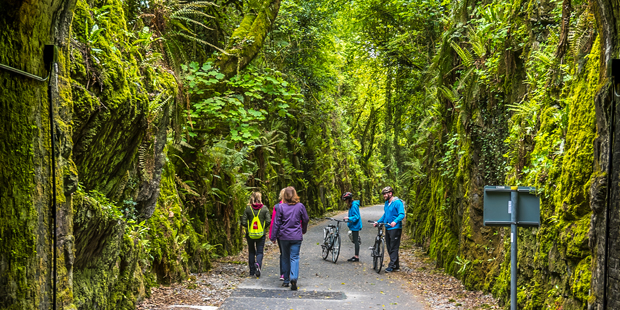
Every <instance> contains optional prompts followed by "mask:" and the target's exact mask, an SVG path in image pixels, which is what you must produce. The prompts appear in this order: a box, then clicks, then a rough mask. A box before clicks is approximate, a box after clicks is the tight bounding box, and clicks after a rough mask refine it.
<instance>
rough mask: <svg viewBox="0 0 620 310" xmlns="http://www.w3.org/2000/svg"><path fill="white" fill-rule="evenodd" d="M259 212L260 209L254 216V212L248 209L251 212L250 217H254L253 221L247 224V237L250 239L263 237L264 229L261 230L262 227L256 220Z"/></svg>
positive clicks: (258, 220)
mask: <svg viewBox="0 0 620 310" xmlns="http://www.w3.org/2000/svg"><path fill="white" fill-rule="evenodd" d="M250 208H251V207H250ZM261 210H262V208H261V209H260V210H258V214H254V210H253V209H250V211H252V215H254V219H252V222H251V223H248V235H249V236H250V238H251V239H260V238H262V237H263V235H265V229H264V228H263V225H262V224H261V222H260V219H259V218H258V216H259V215H260V211H261Z"/></svg>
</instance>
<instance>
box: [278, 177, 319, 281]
mask: <svg viewBox="0 0 620 310" xmlns="http://www.w3.org/2000/svg"><path fill="white" fill-rule="evenodd" d="M283 198H284V203H283V204H281V205H280V206H279V207H278V209H277V211H276V216H275V219H273V228H272V231H271V236H270V239H271V241H272V242H274V240H276V239H280V244H281V245H282V265H283V266H282V267H283V268H282V269H283V271H284V283H283V284H282V286H284V287H288V286H289V283H290V286H291V290H293V291H296V290H297V279H298V277H299V250H300V248H301V241H302V240H303V234H305V233H306V230H307V229H308V220H309V219H308V212H307V211H306V207H305V206H304V205H303V204H302V203H300V202H299V197H298V196H297V191H295V188H294V187H292V186H289V187H287V188H285V189H284V196H283Z"/></svg>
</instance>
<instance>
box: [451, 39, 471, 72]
mask: <svg viewBox="0 0 620 310" xmlns="http://www.w3.org/2000/svg"><path fill="white" fill-rule="evenodd" d="M450 46H452V48H453V49H454V51H455V52H456V53H457V54H459V57H461V60H462V61H463V64H464V65H465V66H466V67H469V66H471V65H472V64H473V63H474V57H473V56H472V55H471V53H470V52H469V51H467V50H465V49H463V48H461V47H460V46H459V45H458V44H456V43H455V42H454V41H451V42H450Z"/></svg>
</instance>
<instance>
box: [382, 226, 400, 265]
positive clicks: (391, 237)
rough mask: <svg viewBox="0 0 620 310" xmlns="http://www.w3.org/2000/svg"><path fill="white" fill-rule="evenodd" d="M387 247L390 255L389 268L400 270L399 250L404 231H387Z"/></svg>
mask: <svg viewBox="0 0 620 310" xmlns="http://www.w3.org/2000/svg"><path fill="white" fill-rule="evenodd" d="M386 233H387V235H386V236H385V246H386V247H387V251H388V254H390V264H389V265H388V267H392V268H394V269H398V268H400V262H399V261H398V249H399V248H400V236H401V235H402V233H403V230H402V229H392V230H386Z"/></svg>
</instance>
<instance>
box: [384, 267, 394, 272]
mask: <svg viewBox="0 0 620 310" xmlns="http://www.w3.org/2000/svg"><path fill="white" fill-rule="evenodd" d="M392 271H394V268H392V267H387V268H385V272H392Z"/></svg>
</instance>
